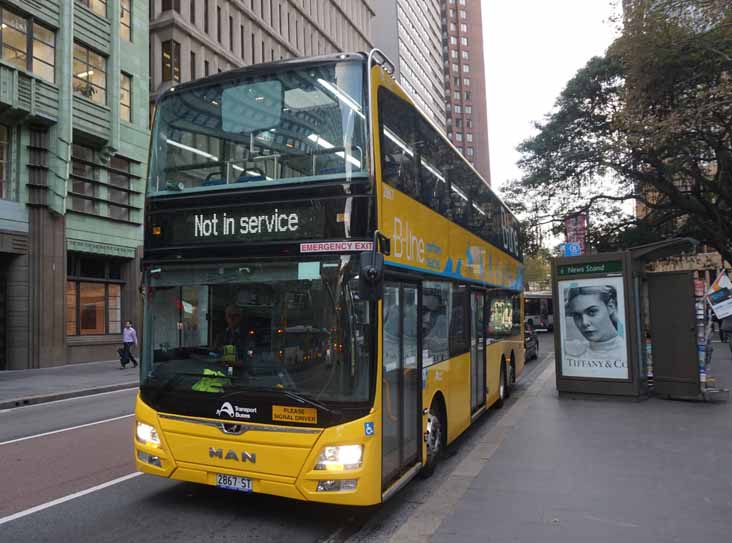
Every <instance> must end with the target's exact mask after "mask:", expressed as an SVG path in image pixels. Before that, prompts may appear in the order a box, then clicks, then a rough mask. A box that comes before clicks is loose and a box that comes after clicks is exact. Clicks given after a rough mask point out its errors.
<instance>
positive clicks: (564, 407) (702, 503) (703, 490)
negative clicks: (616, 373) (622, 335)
mask: <svg viewBox="0 0 732 543" xmlns="http://www.w3.org/2000/svg"><path fill="white" fill-rule="evenodd" d="M714 346H715V347H716V349H715V352H714V359H713V362H712V368H711V374H712V375H714V376H715V377H716V380H717V381H716V382H717V386H719V387H726V388H730V387H731V386H732V360H731V357H730V351H729V347H728V346H727V345H725V344H722V343H715V344H714ZM731 466H732V402H729V403H701V402H682V401H672V400H664V399H657V398H651V399H649V400H648V401H641V402H634V401H627V400H615V399H605V400H592V399H565V398H562V399H560V398H559V397H558V394H557V391H556V382H555V377H554V365H553V363H550V364H548V365H547V366H546V367H545V368H544V369H543V370H542V374H541V375H540V376H539V377H538V378H537V379H536V380H535V381H534V382H533V384H532V385H531V386H529V387H528V389H525V390H524V391H522V395H521V397H520V399H519V400H518V401H517V402H516V403H515V404H514V405H512V406H511V407H510V408H509V409H508V411H504V412H501V415H500V418H499V419H498V420H497V421H496V423H495V425H493V426H492V427H490V428H489V429H488V431H486V432H484V433H481V434H478V435H477V436H476V440H475V444H474V446H472V448H471V449H470V450H469V451H468V452H467V453H466V454H465V455H464V457H463V458H462V459H461V461H460V463H459V464H458V465H457V466H456V467H455V468H454V469H453V470H452V471H451V472H447V473H443V474H442V475H443V477H444V481H442V482H441V483H440V485H439V486H438V487H437V488H436V489H435V490H434V491H432V492H431V493H430V495H429V497H428V498H427V499H426V500H424V501H422V500H419V502H418V506H417V507H416V508H414V509H413V511H412V512H411V514H410V515H409V516H408V518H406V519H402V520H401V521H400V527H399V528H398V529H397V531H396V532H395V533H393V534H392V536H391V537H390V538H389V541H390V542H391V543H417V542H424V543H427V542H430V543H443V542H444V543H456V542H464V541H465V542H467V541H480V542H482V543H494V542H497V543H504V542H529V543H533V542H541V543H575V542H576V543H587V542H593V543H595V542H608V543H609V542H613V543H617V542H618V541H632V542H633V543H645V542H648V543H650V542H653V543H658V542H683V543H685V542H688V541H703V542H704V543H714V542H720V543H721V542H725V543H726V542H728V541H730V534H731V533H732V468H731ZM438 471H439V468H438Z"/></svg>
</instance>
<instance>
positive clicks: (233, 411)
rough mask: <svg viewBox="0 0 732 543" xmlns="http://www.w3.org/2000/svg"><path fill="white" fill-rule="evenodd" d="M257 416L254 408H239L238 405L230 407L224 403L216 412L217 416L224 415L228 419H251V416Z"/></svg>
mask: <svg viewBox="0 0 732 543" xmlns="http://www.w3.org/2000/svg"><path fill="white" fill-rule="evenodd" d="M256 414H257V408H256V407H239V406H238V405H232V404H231V403H229V402H224V403H222V404H221V407H219V408H218V409H217V410H216V415H217V416H219V417H220V416H222V415H225V416H227V417H229V418H230V419H251V418H252V415H256Z"/></svg>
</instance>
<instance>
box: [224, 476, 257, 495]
mask: <svg viewBox="0 0 732 543" xmlns="http://www.w3.org/2000/svg"><path fill="white" fill-rule="evenodd" d="M216 486H217V487H219V488H226V489H228V490H238V491H239V492H251V491H252V480H251V479H247V478H246V477H237V476H236V475H226V474H224V473H217V474H216Z"/></svg>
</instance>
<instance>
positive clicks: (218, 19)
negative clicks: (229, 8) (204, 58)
mask: <svg viewBox="0 0 732 543" xmlns="http://www.w3.org/2000/svg"><path fill="white" fill-rule="evenodd" d="M216 39H218V40H219V43H221V6H216Z"/></svg>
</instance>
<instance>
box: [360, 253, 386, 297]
mask: <svg viewBox="0 0 732 543" xmlns="http://www.w3.org/2000/svg"><path fill="white" fill-rule="evenodd" d="M358 297H359V298H360V299H361V300H368V301H370V302H375V301H378V300H380V299H381V298H383V297H384V255H383V254H381V253H379V252H376V251H369V252H366V253H361V263H360V268H359V272H358Z"/></svg>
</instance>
